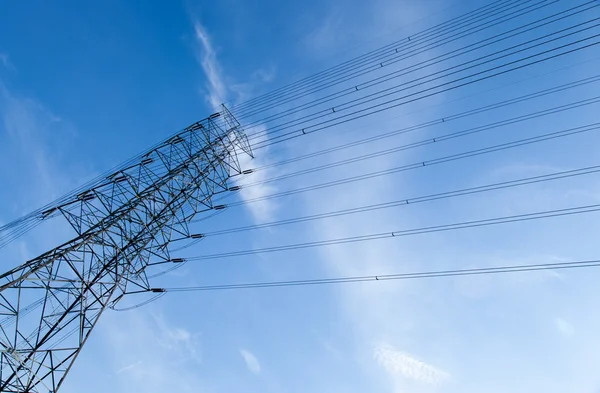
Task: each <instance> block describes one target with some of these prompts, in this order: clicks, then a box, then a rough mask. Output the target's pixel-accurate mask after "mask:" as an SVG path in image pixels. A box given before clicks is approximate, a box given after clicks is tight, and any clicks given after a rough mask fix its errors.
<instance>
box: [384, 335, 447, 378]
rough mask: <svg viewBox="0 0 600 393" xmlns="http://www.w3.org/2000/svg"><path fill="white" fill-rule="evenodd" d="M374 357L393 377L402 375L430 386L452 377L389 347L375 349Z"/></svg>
mask: <svg viewBox="0 0 600 393" xmlns="http://www.w3.org/2000/svg"><path fill="white" fill-rule="evenodd" d="M373 356H374V357H375V360H376V361H377V363H378V364H379V365H380V366H382V367H383V368H384V369H385V370H386V371H387V372H388V373H390V374H392V375H402V376H403V377H405V378H409V379H413V380H416V381H419V382H424V383H427V384H430V385H439V384H441V383H442V382H443V381H444V380H446V379H448V378H449V377H450V374H448V373H447V372H445V371H442V370H439V369H437V368H436V367H434V366H431V365H429V364H427V363H425V362H423V361H420V360H417V359H415V358H414V357H412V356H410V355H408V354H406V353H403V352H400V351H397V350H395V349H393V348H392V347H390V346H389V345H382V346H379V347H377V348H375V349H374V352H373Z"/></svg>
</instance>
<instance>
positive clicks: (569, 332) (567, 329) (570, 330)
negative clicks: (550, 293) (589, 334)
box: [554, 318, 575, 338]
mask: <svg viewBox="0 0 600 393" xmlns="http://www.w3.org/2000/svg"><path fill="white" fill-rule="evenodd" d="M554 325H555V326H556V329H557V330H558V332H559V333H560V334H561V335H563V336H564V337H565V338H571V337H573V335H574V334H575V328H574V327H573V325H571V324H570V323H569V322H568V321H565V320H564V319H562V318H555V319H554Z"/></svg>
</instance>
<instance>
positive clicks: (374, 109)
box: [252, 34, 600, 151]
mask: <svg viewBox="0 0 600 393" xmlns="http://www.w3.org/2000/svg"><path fill="white" fill-rule="evenodd" d="M597 36H600V34H597V35H595V36H592V37H587V38H585V39H584V40H579V41H585V40H589V39H591V38H595V37H597ZM579 41H577V42H574V43H570V44H567V45H563V46H561V47H557V48H554V49H550V50H548V51H544V52H540V53H538V54H536V55H532V56H529V57H528V58H531V57H535V56H539V55H540V54H545V53H549V52H553V51H555V50H557V49H562V48H563V47H565V46H569V45H573V44H575V43H580V42H579ZM598 44H600V41H595V42H592V43H589V44H586V45H582V46H580V47H577V48H574V49H570V50H567V51H564V52H561V53H558V54H553V55H550V56H547V57H545V58H542V59H538V60H533V61H530V62H529V63H526V64H520V65H515V66H514V67H512V68H509V69H505V70H501V71H497V72H495V73H493V74H491V75H486V76H482V77H479V78H477V79H474V80H468V81H464V80H465V79H468V78H471V77H472V76H474V75H477V74H481V73H485V72H489V71H494V70H497V69H499V68H502V67H505V66H507V65H510V64H511V63H517V62H520V61H522V60H524V59H528V58H524V59H519V60H515V61H514V62H510V63H506V64H503V65H500V66H496V67H493V68H490V69H488V70H486V71H482V72H480V73H477V74H473V75H470V76H466V77H461V78H458V79H455V80H453V81H449V82H444V83H442V84H439V85H437V86H433V87H429V88H427V89H424V90H421V91H418V92H414V93H411V94H408V95H405V96H402V97H398V98H395V99H392V100H388V101H386V102H382V103H379V104H377V105H373V106H370V107H367V108H363V109H360V110H357V111H355V112H351V113H348V114H345V115H341V116H338V117H337V118H333V119H329V120H324V121H321V122H318V123H315V124H311V125H310V126H307V127H305V128H302V129H299V130H295V131H289V132H287V133H284V134H282V135H279V136H277V137H276V138H272V139H271V140H267V141H263V142H260V143H258V144H255V145H253V146H252V149H253V150H254V151H256V150H259V149H263V148H266V147H269V146H272V145H274V144H277V143H282V142H285V141H288V140H291V139H295V138H298V137H301V136H303V135H305V134H309V133H313V132H317V131H321V130H324V129H327V128H331V127H334V126H337V125H341V124H345V123H347V122H350V121H354V120H357V119H361V118H364V117H367V116H371V115H374V114H376V113H380V112H383V111H386V110H389V109H393V108H396V107H398V106H401V105H405V104H408V103H411V102H415V101H419V100H422V99H425V98H429V97H432V96H435V95H438V94H441V93H444V92H448V91H451V90H454V89H458V88H460V87H464V86H468V85H471V84H474V83H477V82H480V81H483V80H486V79H490V78H493V77H496V76H499V75H503V74H506V73H509V72H512V71H515V70H518V69H523V68H526V67H529V66H531V65H535V64H539V63H543V62H545V61H548V60H551V59H555V58H558V57H560V56H564V55H567V54H571V53H575V52H577V51H580V50H584V49H588V48H591V47H593V46H595V45H598ZM461 81H462V82H461ZM456 82H461V83H459V84H457V85H454V86H448V85H452V84H453V83H456ZM444 86H448V87H445V88H443V89H441V90H437V91H434V90H436V89H438V88H440V87H444ZM422 93H426V94H425V95H422V96H417V95H419V94H422ZM407 98H408V99H407ZM403 99H407V100H406V101H402V102H398V101H401V100H403ZM386 105H389V106H386Z"/></svg>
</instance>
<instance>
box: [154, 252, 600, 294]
mask: <svg viewBox="0 0 600 393" xmlns="http://www.w3.org/2000/svg"><path fill="white" fill-rule="evenodd" d="M592 267H600V259H596V260H587V261H573V262H555V263H540V264H527V265H505V266H490V267H481V268H472V269H452V270H433V271H422V272H413V273H396V274H379V275H365V276H347V277H336V278H318V279H306V280H290V281H267V282H255V283H241V284H220V285H203V286H189V287H173V288H154V289H152V290H150V291H153V292H160V293H166V292H200V291H222V290H233V289H258V288H277V287H297V286H307V285H325V284H345V283H359V282H368V281H394V280H415V279H424V278H442V277H458V276H481V275H488V274H505V273H520V272H521V273H522V272H536V271H544V270H565V269H579V268H592Z"/></svg>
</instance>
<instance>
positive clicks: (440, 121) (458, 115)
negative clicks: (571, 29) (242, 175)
mask: <svg viewBox="0 0 600 393" xmlns="http://www.w3.org/2000/svg"><path fill="white" fill-rule="evenodd" d="M598 81H600V75H595V76H592V77H588V78H583V79H579V80H577V81H574V82H569V83H565V84H562V85H558V86H555V87H552V88H548V89H543V90H539V91H536V92H534V93H530V94H525V95H522V96H518V97H515V98H511V99H508V100H503V101H499V102H496V103H493V104H490V105H485V106H482V107H479V108H475V109H471V110H468V111H464V112H459V113H455V114H452V115H448V116H444V117H440V118H436V119H433V120H429V121H426V122H423V123H419V124H416V125H412V126H409V127H403V128H400V129H397V130H393V131H389V132H385V133H382V134H378V135H373V136H370V137H368V138H363V139H359V140H356V141H353V142H348V143H344V144H341V145H336V146H333V147H329V148H326V149H322V150H317V151H315V152H310V153H306V154H302V155H298V156H295V157H291V158H287V159H284V160H281V161H276V162H273V163H269V164H265V165H261V166H258V167H255V168H252V169H251V171H252V172H257V171H261V170H264V169H268V168H273V167H278V166H282V165H287V164H291V163H294V162H298V161H302V160H306V159H309V158H314V157H318V156H322V155H325V154H329V153H332V152H336V151H340V150H344V149H347V148H351V147H355V146H359V145H362V144H366V143H370V142H376V141H379V140H382V139H385V138H390V137H393V136H397V135H401V134H405V133H408V132H412V131H415V130H419V129H423V128H428V127H432V126H435V125H440V124H444V123H448V122H451V121H453V120H458V119H462V118H465V117H468V116H473V115H476V114H480V113H484V112H488V111H491V110H495V109H499V108H503V107H506V106H510V105H515V104H519V103H523V102H526V101H530V100H532V99H536V98H539V97H544V96H546V95H549V94H555V93H559V92H563V91H565V90H569V89H573V88H576V87H580V86H586V85H588V84H591V83H596V82H598Z"/></svg>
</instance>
